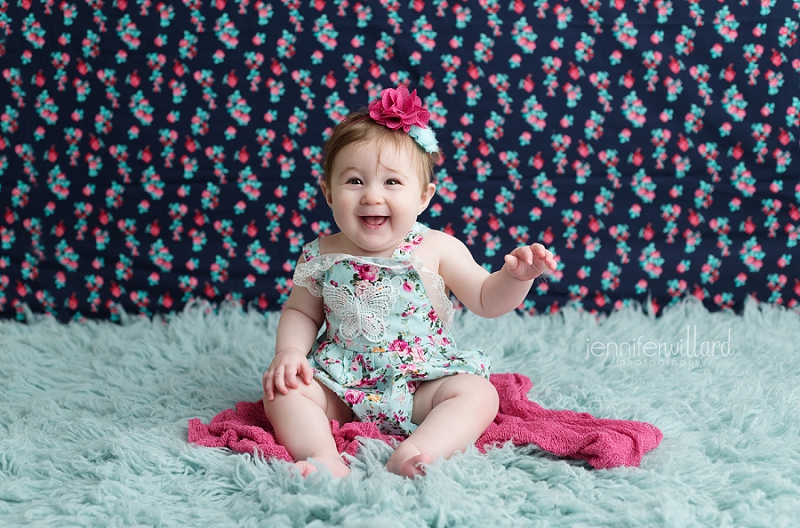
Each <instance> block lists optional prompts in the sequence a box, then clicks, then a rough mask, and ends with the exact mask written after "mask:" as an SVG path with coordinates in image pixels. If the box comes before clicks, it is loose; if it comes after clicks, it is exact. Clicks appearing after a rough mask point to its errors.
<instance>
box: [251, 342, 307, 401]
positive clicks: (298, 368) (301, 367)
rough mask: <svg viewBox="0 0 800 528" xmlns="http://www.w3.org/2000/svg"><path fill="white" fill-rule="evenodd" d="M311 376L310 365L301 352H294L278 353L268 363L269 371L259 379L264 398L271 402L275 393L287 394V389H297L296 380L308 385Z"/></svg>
mask: <svg viewBox="0 0 800 528" xmlns="http://www.w3.org/2000/svg"><path fill="white" fill-rule="evenodd" d="M313 375H314V372H313V370H312V369H311V364H310V363H309V362H308V359H307V358H306V355H305V354H304V353H303V352H300V351H295V350H286V351H282V352H279V353H277V354H276V355H275V359H273V360H272V363H270V365H269V370H267V371H266V372H265V373H264V376H263V377H262V378H261V385H262V387H263V389H264V397H265V398H267V399H268V400H269V401H272V400H273V399H275V391H277V392H280V393H281V394H289V388H292V389H296V388H297V387H298V384H297V380H298V378H299V379H302V380H303V383H305V384H306V385H309V384H310V383H311V380H312V379H313ZM287 387H288V388H287Z"/></svg>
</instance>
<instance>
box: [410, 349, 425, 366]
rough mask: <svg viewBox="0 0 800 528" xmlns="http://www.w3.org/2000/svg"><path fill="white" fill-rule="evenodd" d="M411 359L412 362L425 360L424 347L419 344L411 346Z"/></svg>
mask: <svg viewBox="0 0 800 528" xmlns="http://www.w3.org/2000/svg"><path fill="white" fill-rule="evenodd" d="M411 361H412V362H414V363H423V362H424V361H425V349H424V348H422V347H420V346H416V347H414V348H412V349H411Z"/></svg>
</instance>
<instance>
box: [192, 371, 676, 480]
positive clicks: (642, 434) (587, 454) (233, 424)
mask: <svg viewBox="0 0 800 528" xmlns="http://www.w3.org/2000/svg"><path fill="white" fill-rule="evenodd" d="M491 382H492V383H493V384H494V386H495V387H496V388H497V392H498V393H499V395H500V410H499V411H498V413H497V417H496V418H495V419H494V422H493V423H492V424H491V425H490V426H489V428H488V429H486V432H484V433H483V435H481V437H480V438H478V441H477V442H476V443H475V445H476V446H477V447H478V449H480V450H481V451H482V452H485V451H486V448H487V447H489V446H491V445H494V444H503V443H505V442H509V441H510V442H513V443H514V445H524V444H535V445H537V446H539V447H540V448H541V449H544V450H545V451H549V452H550V453H553V454H555V455H558V456H562V457H569V458H576V459H582V460H586V461H587V462H588V463H589V464H591V465H592V466H593V467H595V468H611V467H616V466H638V465H639V463H640V462H641V460H642V456H643V455H644V454H645V453H647V452H648V451H650V450H651V449H653V448H655V447H656V446H657V445H658V444H659V442H661V438H662V437H663V435H662V434H661V431H660V430H659V429H658V428H656V427H655V426H654V425H651V424H649V423H645V422H636V421H631V420H609V419H603V418H595V417H594V416H592V415H591V414H588V413H578V412H575V411H569V410H549V409H544V408H542V407H541V406H540V405H538V404H536V403H534V402H532V401H530V400H528V398H527V396H526V395H527V393H528V391H529V390H530V388H531V387H532V386H533V384H532V383H531V381H530V379H528V378H527V377H525V376H523V375H521V374H492V376H491ZM331 427H332V429H333V434H334V438H335V439H336V445H337V446H338V447H339V451H340V452H342V453H349V454H351V455H354V454H355V453H356V451H357V450H358V447H359V443H358V441H357V437H359V436H361V437H367V438H377V439H380V440H383V441H385V442H387V443H389V444H391V443H392V440H393V439H394V440H398V441H399V440H402V439H403V438H402V437H400V436H389V435H384V434H381V433H380V432H379V431H378V428H377V427H376V426H375V425H374V424H371V423H365V422H351V423H348V424H345V425H343V426H339V424H338V423H337V422H331ZM189 441H190V442H192V443H195V444H198V445H202V446H207V447H227V448H229V449H232V450H234V451H238V452H241V453H253V452H254V451H258V452H260V453H261V455H262V456H264V457H266V458H280V459H283V460H287V461H292V457H291V456H289V452H288V451H286V448H284V447H283V446H282V445H280V444H278V443H277V442H276V440H275V435H274V432H273V429H272V426H271V425H270V423H269V422H268V421H267V417H266V416H265V414H264V408H263V407H262V403H261V401H257V402H252V403H249V402H240V403H237V404H236V409H228V410H226V411H223V412H221V413H220V414H218V415H217V416H215V417H214V418H213V419H212V420H211V423H210V424H208V425H205V424H203V423H202V422H201V421H200V420H198V419H197V418H194V419H192V420H189Z"/></svg>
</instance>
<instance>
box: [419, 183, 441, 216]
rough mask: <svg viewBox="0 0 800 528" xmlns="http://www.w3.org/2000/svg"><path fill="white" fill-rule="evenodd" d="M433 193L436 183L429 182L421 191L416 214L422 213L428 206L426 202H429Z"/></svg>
mask: <svg viewBox="0 0 800 528" xmlns="http://www.w3.org/2000/svg"><path fill="white" fill-rule="evenodd" d="M434 194H436V185H434V184H432V183H429V184H428V186H427V187H426V188H425V189H424V191H423V192H422V197H421V199H420V204H419V213H417V214H422V211H424V210H425V209H427V208H428V204H430V203H431V199H432V198H433V195H434Z"/></svg>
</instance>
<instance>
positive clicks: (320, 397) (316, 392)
mask: <svg viewBox="0 0 800 528" xmlns="http://www.w3.org/2000/svg"><path fill="white" fill-rule="evenodd" d="M298 397H299V398H304V399H308V400H311V401H313V402H314V403H316V404H317V405H318V406H320V407H322V408H323V409H324V408H325V407H326V403H327V401H326V398H325V393H324V392H323V391H322V387H321V386H320V384H319V382H318V381H317V380H316V379H313V378H312V379H311V383H306V382H305V381H304V380H303V379H302V378H301V377H300V376H298V377H297V379H296V380H295V386H294V387H290V386H288V385H287V386H286V393H282V392H280V391H278V390H275V396H274V398H273V399H272V400H270V399H268V398H267V397H266V394H265V395H264V405H265V406H267V405H275V404H278V405H280V404H281V402H283V401H284V400H287V399H292V398H298Z"/></svg>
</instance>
